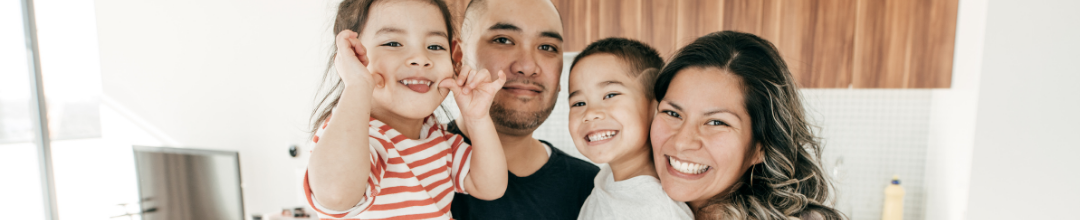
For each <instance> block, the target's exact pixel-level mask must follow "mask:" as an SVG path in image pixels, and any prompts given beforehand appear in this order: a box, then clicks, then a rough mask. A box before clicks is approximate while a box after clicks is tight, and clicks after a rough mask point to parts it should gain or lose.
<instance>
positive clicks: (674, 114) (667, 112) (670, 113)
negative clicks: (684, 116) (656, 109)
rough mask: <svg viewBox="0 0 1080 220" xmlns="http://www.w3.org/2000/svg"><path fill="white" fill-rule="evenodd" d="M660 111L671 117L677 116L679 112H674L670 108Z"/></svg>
mask: <svg viewBox="0 0 1080 220" xmlns="http://www.w3.org/2000/svg"><path fill="white" fill-rule="evenodd" d="M661 113H664V114H666V115H668V116H671V117H675V118H679V113H675V112H673V111H671V110H664V111H661Z"/></svg>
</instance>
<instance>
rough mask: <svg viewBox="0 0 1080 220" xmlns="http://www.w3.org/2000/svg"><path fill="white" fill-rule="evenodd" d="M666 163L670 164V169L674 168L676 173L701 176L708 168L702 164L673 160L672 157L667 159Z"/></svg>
mask: <svg viewBox="0 0 1080 220" xmlns="http://www.w3.org/2000/svg"><path fill="white" fill-rule="evenodd" d="M668 163H670V164H671V167H672V168H675V170H676V171H679V172H681V173H686V174H701V173H704V172H705V171H706V170H709V166H705V165H704V164H697V163H691V162H682V161H678V160H675V158H672V157H668Z"/></svg>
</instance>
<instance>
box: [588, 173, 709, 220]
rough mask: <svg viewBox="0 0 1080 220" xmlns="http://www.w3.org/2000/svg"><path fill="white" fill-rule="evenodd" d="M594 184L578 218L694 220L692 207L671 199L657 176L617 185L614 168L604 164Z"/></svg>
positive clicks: (626, 181) (631, 180) (645, 176)
mask: <svg viewBox="0 0 1080 220" xmlns="http://www.w3.org/2000/svg"><path fill="white" fill-rule="evenodd" d="M593 185H594V186H593V190H592V194H589V198H588V199H585V204H584V205H583V206H582V207H581V212H580V213H578V219H689V220H692V219H694V213H693V212H692V211H690V207H689V206H687V205H686V203H685V202H678V201H675V200H671V197H668V195H667V193H666V192H664V188H663V186H661V185H660V180H658V179H656V178H655V177H652V176H648V175H643V176H636V177H632V178H630V179H625V180H622V181H618V182H615V177H614V174H612V172H611V167H610V166H608V165H607V164H603V165H600V173H597V174H596V178H595V179H593Z"/></svg>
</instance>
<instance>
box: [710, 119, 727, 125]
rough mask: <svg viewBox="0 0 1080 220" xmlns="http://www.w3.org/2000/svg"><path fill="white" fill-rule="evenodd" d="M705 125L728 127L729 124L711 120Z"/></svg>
mask: <svg viewBox="0 0 1080 220" xmlns="http://www.w3.org/2000/svg"><path fill="white" fill-rule="evenodd" d="M705 124H706V125H712V126H727V123H724V122H722V121H720V120H709V121H708V122H705Z"/></svg>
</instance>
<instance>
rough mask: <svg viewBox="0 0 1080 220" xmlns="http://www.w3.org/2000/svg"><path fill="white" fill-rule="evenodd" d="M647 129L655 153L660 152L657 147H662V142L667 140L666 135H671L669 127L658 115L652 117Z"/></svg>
mask: <svg viewBox="0 0 1080 220" xmlns="http://www.w3.org/2000/svg"><path fill="white" fill-rule="evenodd" d="M650 127H651V128H650V129H649V139H650V140H651V141H652V147H653V149H656V151H654V152H656V153H658V154H659V153H661V152H660V151H659V149H661V148H663V146H664V142H667V139H668V137H671V129H670V128H668V125H667V124H666V123H665V122H664V121H663V120H661V119H660V117H655V118H653V122H652V126H650Z"/></svg>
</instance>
